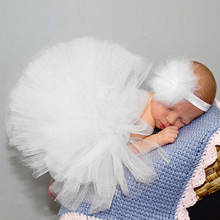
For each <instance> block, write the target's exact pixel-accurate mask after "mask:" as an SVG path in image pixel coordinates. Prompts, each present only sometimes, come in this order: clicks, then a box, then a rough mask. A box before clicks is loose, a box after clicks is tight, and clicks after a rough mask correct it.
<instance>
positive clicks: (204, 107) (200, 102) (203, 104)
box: [185, 93, 211, 112]
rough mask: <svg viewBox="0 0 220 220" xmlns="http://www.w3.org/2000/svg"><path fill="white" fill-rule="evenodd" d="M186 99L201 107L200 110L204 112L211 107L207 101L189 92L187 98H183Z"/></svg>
mask: <svg viewBox="0 0 220 220" xmlns="http://www.w3.org/2000/svg"><path fill="white" fill-rule="evenodd" d="M185 99H186V100H187V101H189V102H190V103H192V104H193V105H195V106H196V107H197V108H199V109H201V110H202V111H204V112H206V111H208V110H209V108H210V107H211V105H210V104H208V103H207V102H204V101H203V100H202V99H200V98H199V97H197V96H196V95H194V94H193V93H191V94H190V95H189V96H188V97H187V98H185Z"/></svg>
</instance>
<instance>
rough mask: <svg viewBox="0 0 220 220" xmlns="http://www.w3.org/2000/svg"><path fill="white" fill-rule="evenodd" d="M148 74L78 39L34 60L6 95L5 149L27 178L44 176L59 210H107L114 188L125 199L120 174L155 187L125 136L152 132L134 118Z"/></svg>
mask: <svg viewBox="0 0 220 220" xmlns="http://www.w3.org/2000/svg"><path fill="white" fill-rule="evenodd" d="M150 67H151V65H150V64H149V63H148V62H146V60H144V59H143V58H141V57H140V56H137V55H134V54H132V53H131V52H129V51H128V50H126V49H124V48H122V47H121V46H119V45H118V44H116V43H113V42H111V41H107V40H103V41H100V40H96V39H94V38H91V37H84V38H77V39H73V40H72V41H70V42H67V43H60V44H57V45H55V46H53V47H52V48H48V49H46V50H43V51H42V52H41V53H40V54H38V55H37V56H36V57H35V59H33V61H32V62H31V63H30V64H29V65H28V66H27V68H26V69H25V71H24V73H23V75H22V77H21V78H20V79H19V80H18V82H17V84H16V86H15V87H14V89H13V90H12V91H11V93H10V96H9V105H8V116H7V124H6V125H7V134H8V138H9V145H10V146H13V147H16V148H17V149H18V150H19V151H21V152H22V154H23V156H24V162H25V163H26V165H27V166H29V167H31V168H32V169H33V176H34V177H39V176H41V175H43V174H45V173H47V172H49V173H50V175H51V176H52V178H53V179H54V183H53V185H52V190H53V191H54V192H55V193H56V195H57V197H56V200H57V201H59V202H60V203H61V204H62V205H63V206H64V207H66V208H68V209H71V210H76V209H77V207H78V206H79V205H80V204H81V203H82V202H83V201H84V202H89V203H91V208H90V213H94V212H98V211H102V210H106V209H109V208H110V206H111V202H112V199H113V196H114V194H115V191H116V187H117V185H119V186H120V188H121V189H122V192H123V193H124V194H125V195H129V190H128V187H127V183H126V178H125V176H124V168H125V167H126V168H127V169H128V170H129V171H130V172H131V173H132V175H133V176H134V177H135V179H136V180H137V181H139V182H142V183H146V184H147V183H150V182H152V180H153V179H154V177H155V173H154V169H153V166H152V163H151V161H150V160H149V159H148V157H147V155H146V152H144V153H143V152H142V153H140V154H136V153H134V151H133V150H132V149H131V147H130V144H131V142H133V143H134V142H135V141H136V140H138V139H135V138H133V139H132V141H131V138H130V134H131V133H133V134H142V135H146V136H147V135H150V134H151V133H152V132H153V128H152V127H151V126H150V125H148V124H147V123H145V122H144V121H143V120H141V118H140V116H141V114H142V112H143V111H144V108H145V106H146V103H147V100H148V92H147V91H144V90H142V89H140V85H141V84H142V82H143V81H144V80H145V79H146V77H147V75H148V72H149V69H150ZM138 141H141V139H139V140H138ZM136 142H137V141H136ZM145 143H146V145H149V146H151V147H152V146H154V145H155V144H154V143H152V142H148V141H145ZM149 149H150V148H149Z"/></svg>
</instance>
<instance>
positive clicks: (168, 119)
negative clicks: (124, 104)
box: [131, 60, 216, 153]
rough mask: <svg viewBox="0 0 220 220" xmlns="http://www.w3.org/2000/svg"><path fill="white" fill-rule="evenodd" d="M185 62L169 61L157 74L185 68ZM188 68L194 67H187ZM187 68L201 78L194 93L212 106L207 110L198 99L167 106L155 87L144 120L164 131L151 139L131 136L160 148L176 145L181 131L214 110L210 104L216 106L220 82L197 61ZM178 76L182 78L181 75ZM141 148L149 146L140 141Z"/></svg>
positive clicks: (185, 100) (143, 116)
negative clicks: (150, 142)
mask: <svg viewBox="0 0 220 220" xmlns="http://www.w3.org/2000/svg"><path fill="white" fill-rule="evenodd" d="M175 62H176V63H175ZM183 62H184V61H183V60H174V61H171V62H168V63H167V64H166V65H165V66H163V67H160V69H159V70H157V71H158V72H159V73H161V72H164V73H165V74H167V73H166V72H167V71H173V70H174V69H173V68H174V66H175V65H176V66H178V65H179V66H181V65H184V63H183ZM186 65H190V66H188V67H186ZM183 67H184V68H185V70H184V71H188V70H187V68H192V70H193V73H194V75H195V76H196V77H197V79H198V81H197V83H198V85H197V86H196V87H197V89H196V90H195V91H194V92H193V94H194V95H195V96H196V97H198V98H199V99H200V100H201V101H203V102H204V103H202V104H201V105H204V106H208V107H207V109H205V108H204V109H203V108H202V107H201V106H200V105H199V104H198V103H197V102H196V101H195V100H194V101H193V100H191V99H190V100H189V99H188V100H187V99H182V100H180V101H178V102H177V103H174V104H172V103H167V102H166V101H163V100H162V99H161V100H160V97H159V101H158V97H156V98H155V91H154V88H153V91H151V92H150V96H149V99H148V102H147V105H146V107H145V110H144V112H143V113H142V116H141V118H142V119H143V120H144V121H145V122H146V123H148V124H150V125H151V126H152V127H153V128H155V127H156V128H158V129H161V131H159V132H158V133H156V134H152V135H150V136H147V137H146V136H145V137H144V136H142V135H137V134H131V137H141V138H144V139H145V140H148V141H152V142H155V143H156V144H158V145H160V146H162V145H166V144H169V143H173V142H175V140H176V138H177V136H178V130H179V128H181V127H183V126H185V125H187V124H189V123H190V122H191V121H192V120H194V119H195V118H197V117H199V116H200V115H202V114H203V113H205V111H207V110H208V108H209V107H210V106H209V105H212V103H213V102H214V99H215V95H216V81H215V78H214V76H213V74H212V72H211V71H210V70H209V69H208V68H207V67H206V66H205V65H203V64H201V63H199V62H197V61H192V62H191V63H190V64H188V63H186V64H185V66H183ZM184 71H183V72H180V73H179V74H184ZM176 74H177V75H178V73H176ZM177 77H179V76H177ZM174 81H175V79H174ZM151 83H153V84H155V80H153V81H151ZM153 87H154V86H153ZM157 88H158V85H157ZM156 93H157V91H156ZM156 96H157V94H156ZM171 102H172V101H171ZM138 146H139V147H141V148H142V150H143V151H145V150H147V149H145V148H147V147H148V146H147V145H146V144H145V143H144V142H142V141H141V142H139V145H138ZM131 147H132V148H133V149H134V151H135V152H136V153H139V150H140V149H139V150H138V149H137V148H136V147H135V146H134V145H132V144H131Z"/></svg>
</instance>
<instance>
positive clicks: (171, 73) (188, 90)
mask: <svg viewBox="0 0 220 220" xmlns="http://www.w3.org/2000/svg"><path fill="white" fill-rule="evenodd" d="M149 86H150V87H151V88H152V90H153V92H154V98H155V100H157V101H160V102H162V103H164V104H165V105H167V106H173V105H175V104H177V103H179V102H181V101H183V100H184V99H186V100H187V101H189V102H190V103H192V104H193V105H194V106H196V107H197V108H199V109H201V110H202V111H205V112H206V111H208V109H209V108H210V106H211V105H210V104H208V103H206V102H204V101H203V100H202V99H200V98H199V97H197V96H196V95H194V92H195V91H197V90H199V88H200V87H199V84H198V77H197V76H196V75H195V74H194V69H193V65H192V61H190V60H188V59H172V60H169V61H167V62H166V63H165V64H163V65H160V66H159V67H158V68H156V69H155V71H154V76H153V78H152V79H151V80H149Z"/></svg>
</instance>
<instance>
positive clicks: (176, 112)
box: [151, 99, 204, 129]
mask: <svg viewBox="0 0 220 220" xmlns="http://www.w3.org/2000/svg"><path fill="white" fill-rule="evenodd" d="M151 111H152V116H153V118H154V120H155V126H156V127H157V128H159V129H164V128H165V127H167V126H171V125H174V126H177V127H178V128H181V127H183V126H185V125H187V124H189V123H190V122H191V121H192V120H193V119H195V118H197V117H199V116H200V115H202V114H203V113H204V111H202V110H200V109H198V108H197V107H195V106H194V105H193V104H191V103H190V102H188V101H182V102H180V103H178V104H176V105H174V106H172V107H169V108H168V107H166V106H165V105H164V104H162V103H160V102H157V101H155V100H154V99H152V102H151Z"/></svg>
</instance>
